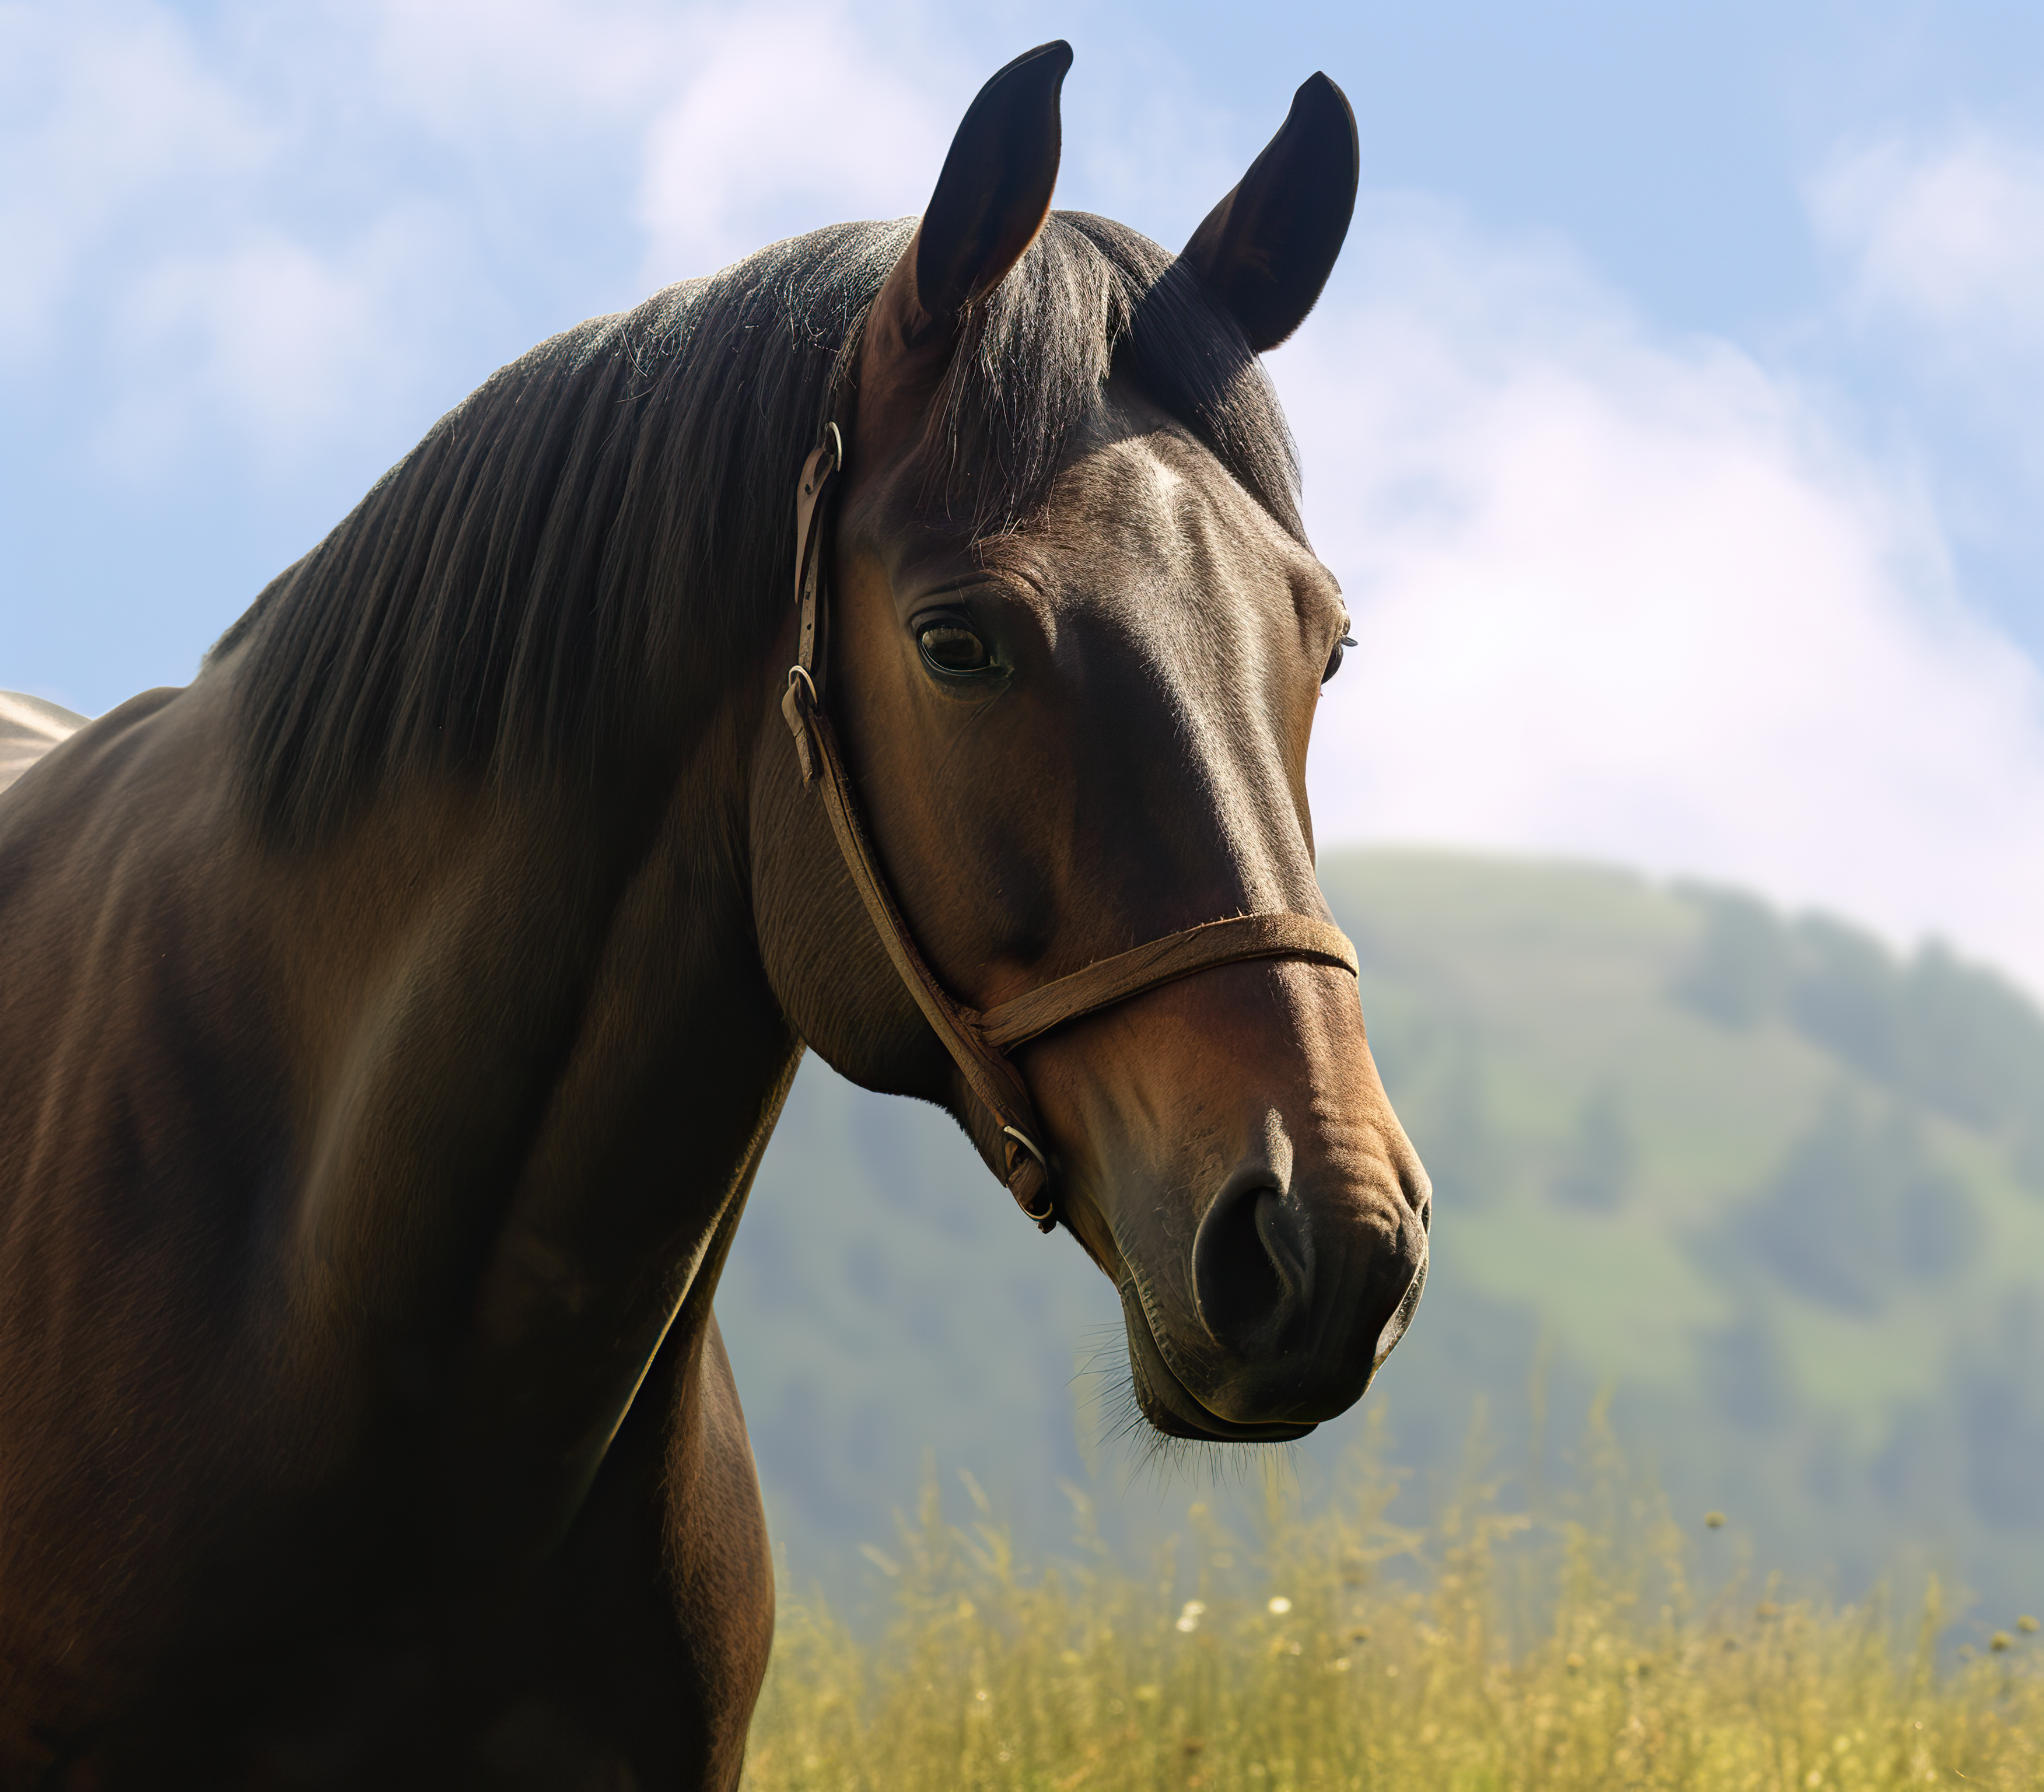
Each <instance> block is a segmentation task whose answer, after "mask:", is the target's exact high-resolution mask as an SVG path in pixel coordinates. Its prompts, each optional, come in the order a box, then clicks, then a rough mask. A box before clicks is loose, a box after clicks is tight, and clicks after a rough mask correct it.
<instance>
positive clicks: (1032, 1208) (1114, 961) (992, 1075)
mask: <svg viewBox="0 0 2044 1792" xmlns="http://www.w3.org/2000/svg"><path fill="white" fill-rule="evenodd" d="M843 466H844V440H843V436H840V434H839V433H838V428H837V425H836V424H835V423H829V424H826V425H824V440H823V445H822V446H821V447H820V448H816V449H815V450H814V451H813V452H812V453H811V454H810V456H809V459H808V460H806V461H805V463H803V466H802V476H801V483H800V485H799V486H797V488H796V492H795V599H796V602H797V606H798V609H799V616H800V621H799V625H798V626H799V633H798V634H797V647H796V660H795V663H794V664H793V666H791V667H789V669H788V688H787V690H786V692H785V693H784V694H782V698H781V713H782V715H783V716H784V717H786V719H787V723H788V729H789V732H790V733H791V734H792V735H793V736H794V741H795V755H796V757H797V759H798V760H799V761H800V762H801V771H802V783H803V786H804V787H805V789H806V788H807V787H809V786H811V785H813V784H814V785H820V786H821V788H822V790H823V798H824V808H825V809H827V810H828V812H829V814H830V821H831V831H832V833H834V834H835V835H836V836H837V845H838V851H839V852H841V853H842V854H843V856H844V863H845V869H846V870H847V871H849V872H851V881H852V885H853V887H854V888H855V889H856V890H858V892H859V900H860V901H861V902H863V903H865V905H866V913H867V914H868V915H870V917H872V921H873V926H874V932H875V933H878V935H879V936H880V943H881V944H882V945H883V946H885V947H886V948H887V956H888V957H889V959H892V960H893V964H894V969H895V971H896V973H897V975H899V976H900V977H901V981H902V983H904V984H905V986H907V988H908V991H909V994H910V995H912V996H913V997H914V998H915V1001H916V1006H917V1007H918V1008H920V1009H922V1011H923V1016H924V1019H926V1020H927V1021H928V1022H929V1023H930V1026H931V1029H932V1031H934V1032H935V1033H936V1036H937V1037H938V1038H939V1040H941V1041H942V1042H943V1046H944V1048H945V1050H947V1052H950V1053H951V1057H952V1059H953V1060H954V1061H955V1063H957V1065H958V1067H959V1073H960V1074H961V1075H962V1076H963V1077H964V1078H965V1081H966V1086H967V1087H968V1088H969V1089H970V1090H972V1092H973V1094H974V1097H975V1098H977V1099H978V1102H980V1103H981V1105H982V1106H984V1107H985V1109H986V1110H987V1112H988V1113H990V1114H991V1115H992V1116H993V1122H994V1125H995V1127H996V1128H997V1130H998V1132H999V1136H1000V1137H1001V1142H1002V1148H1003V1156H1004V1163H1003V1168H1002V1171H1001V1179H1002V1180H1003V1181H1004V1182H1006V1183H1007V1185H1008V1190H1009V1194H1012V1195H1013V1196H1014V1198H1015V1202H1016V1206H1019V1207H1020V1209H1022V1211H1023V1212H1024V1213H1025V1214H1027V1215H1028V1217H1030V1218H1031V1219H1032V1220H1034V1221H1035V1222H1036V1224H1037V1225H1038V1227H1039V1229H1041V1230H1043V1231H1044V1232H1048V1231H1050V1230H1051V1228H1052V1227H1053V1226H1055V1225H1056V1224H1057V1223H1058V1219H1057V1212H1056V1209H1055V1205H1054V1204H1053V1202H1052V1200H1051V1165H1050V1160H1049V1159H1047V1157H1046V1156H1044V1153H1043V1145H1042V1143H1041V1140H1042V1139H1043V1128H1042V1126H1041V1125H1040V1124H1039V1121H1037V1118H1036V1110H1035V1106H1034V1105H1033V1104H1032V1102H1031V1101H1030V1099H1029V1090H1028V1085H1027V1084H1026V1083H1024V1081H1023V1079H1022V1073H1021V1072H1020V1071H1019V1070H1018V1069H1017V1068H1016V1066H1015V1064H1014V1063H1013V1061H1012V1059H1010V1058H1009V1056H1008V1052H1007V1049H1006V1048H1008V1047H1009V1046H1012V1045H1020V1044H1022V1043H1023V1042H1024V1040H1032V1039H1035V1038H1038V1037H1039V1036H1041V1035H1043V1034H1044V1033H1048V1032H1049V1031H1050V1030H1051V1029H1052V1028H1053V1027H1058V1026H1062V1025H1064V1023H1065V1022H1066V1021H1075V1020H1077V1019H1078V1017H1080V1016H1081V1015H1082V1014H1091V1013H1097V1011H1098V1010H1099V1009H1103V1008H1110V1007H1112V1006H1114V1005H1115V1004H1116V1002H1126V1001H1128V998H1130V997H1131V996H1135V995H1140V994H1143V991H1144V990H1153V989H1155V988H1156V987H1157V986H1158V984H1160V983H1170V982H1172V981H1174V979H1178V978H1180V977H1189V976H1192V975H1194V974H1195V973H1196V972H1198V971H1208V970H1211V969H1212V968H1213V967H1215V966H1216V965H1220V964H1239V963H1242V962H1243V960H1244V959H1258V958H1293V959H1309V960H1311V961H1312V962H1313V963H1318V964H1332V965H1338V966H1339V967H1341V968H1342V969H1343V970H1344V971H1347V972H1348V974H1349V975H1350V976H1351V977H1353V976H1354V975H1357V971H1356V958H1355V948H1354V946H1353V945H1351V944H1350V943H1349V940H1348V936H1347V935H1346V934H1345V933H1343V932H1342V931H1341V929H1339V928H1338V927H1335V926H1334V925H1331V924H1330V923H1329V922H1327V921H1316V920H1314V919H1312V917H1310V916H1307V915H1300V914H1291V913H1274V914H1248V915H1231V916H1229V917H1226V918H1224V919H1223V920H1220V921H1203V922H1201V924H1200V925H1198V926H1197V927H1188V928H1185V929H1182V930H1181V932H1179V933H1171V934H1167V935H1166V936H1165V937H1164V938H1162V939H1161V940H1151V942H1150V943H1149V944H1147V945H1143V946H1137V947H1135V948H1133V949H1132V950H1131V951H1128V952H1117V953H1116V955H1115V956H1113V957H1112V958H1104V959H1100V960H1099V961H1097V963H1093V964H1089V965H1088V966H1087V967H1085V969H1084V970H1083V971H1074V972H1073V974H1072V975H1070V976H1069V977H1060V978H1058V979H1056V980H1055V982H1052V983H1043V984H1040V985H1039V986H1037V987H1036V988H1035V989H1033V990H1028V991H1027V992H1026V993H1025V994H1021V995H1019V996H1016V998H1014V999H1013V1000H1012V1001H1011V1002H1001V1003H1000V1004H999V1005H998V1006H995V1007H993V1008H989V1009H986V1010H985V1011H984V1012H983V1013H982V1011H980V1010H979V1009H974V1008H968V1007H967V1006H966V1005H965V1004H964V1003H963V1002H959V1000H958V999H957V998H955V996H953V995H952V994H951V992H950V991H949V990H947V989H946V988H945V987H944V986H943V983H940V982H939V980H938V979H937V976H936V973H935V972H934V971H932V970H931V969H930V967H929V965H928V963H927V962H926V961H925V960H924V957H923V955H922V953H921V952H919V951H918V950H917V949H916V941H915V939H914V936H913V935H911V934H910V933H909V928H908V924H907V923H906V922H905V921H903V920H902V918H901V909H900V908H899V906H897V904H896V902H895V901H894V893H893V890H892V889H891V888H890V887H889V885H888V882H887V874H886V871H883V870H882V868H881V866H880V861H879V859H878V856H876V854H875V853H874V850H873V842H872V840H871V839H870V837H869V836H867V834H866V826H865V824H864V822H863V821H862V820H861V818H860V816H859V804H858V802H857V800H856V798H855V797H854V795H853V794H852V789H851V779H850V778H849V777H847V775H846V772H845V767H844V759H843V755H842V754H841V753H840V751H839V749H838V744H837V736H836V733H835V732H834V731H833V730H832V727H831V723H830V717H828V715H826V714H825V713H824V709H823V702H822V698H821V696H820V693H819V692H818V690H817V688H816V631H817V629H818V627H819V625H820V622H821V621H822V610H823V605H824V597H825V590H824V568H825V567H826V565H827V564H828V560H829V558H830V556H829V550H828V534H829V528H828V502H827V497H828V491H829V489H830V485H831V482H832V479H834V478H835V477H836V475H837V474H838V473H840V471H843Z"/></svg>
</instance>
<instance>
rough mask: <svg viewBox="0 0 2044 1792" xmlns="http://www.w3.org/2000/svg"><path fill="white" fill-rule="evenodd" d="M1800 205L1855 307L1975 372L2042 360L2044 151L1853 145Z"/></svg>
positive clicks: (1978, 145)
mask: <svg viewBox="0 0 2044 1792" xmlns="http://www.w3.org/2000/svg"><path fill="white" fill-rule="evenodd" d="M1810 204H1811V213H1812V217H1813V218H1814V219H1815V222H1816V224H1817V226H1818V229H1819V231H1820V232H1821V233H1823V236H1824V238H1825V239H1826V240H1827V241H1828V242H1829V243H1830V244H1831V246H1832V247H1833V248H1835V249H1836V250H1838V251H1839V252H1842V254H1843V255H1844V256H1846V259H1847V261H1848V263H1849V265H1850V271H1851V279H1852V285H1853V290H1854V298H1855V300H1856V301H1857V302H1858V304H1859V305H1860V306H1862V307H1863V308H1864V309H1865V310H1867V311H1868V312H1869V313H1873V314H1875V315H1877V316H1881V317H1891V318H1893V319H1896V320H1899V321H1902V322H1904V323H1906V324H1908V325H1912V326H1914V327H1915V329H1919V330H1921V331H1923V332H1925V333H1929V334H1930V335H1931V336H1934V338H1935V340H1936V343H1937V346H1938V349H1939V352H1940V353H1941V354H1942V356H1944V357H1945V358H1946V359H1948V360H1950V361H1951V362H1953V363H1958V364H1961V365H1964V366H1965V367H1969V368H1970V369H1971V370H1972V371H1974V372H1976V373H1978V374H1983V375H1992V374H1994V373H1996V371H2000V370H2005V368H2006V367H2007V364H2008V362H2009V361H2010V360H2011V359H2012V358H2013V359H2018V360H2023V361H2027V362H2031V363H2037V362H2039V361H2044V152H2039V151H2038V150H2037V149H2035V148H2031V147H2029V146H2027V145H2025V144H2020V143H2017V142H2014V141H2012V140H2008V139H2007V138H2005V137H1999V136H1996V135H1994V134H1992V133H1987V132H1984V131H1979V130H1969V131H1966V132H1965V133H1961V134H1960V135H1958V137H1954V138H1952V139H1951V140H1947V141H1945V142H1942V143H1939V144H1911V143H1904V142H1896V141H1891V142H1886V143H1881V144H1874V145H1873V146H1871V147H1861V148H1856V149H1853V150H1850V151H1846V152H1842V153H1840V154H1839V155H1838V156H1835V158H1834V159H1833V160H1831V163H1829V165H1828V166H1827V167H1826V168H1825V169H1824V171H1823V172H1822V174H1821V175H1819V177H1818V179H1816V180H1815V182H1813V183H1812V187H1811V190H1810Z"/></svg>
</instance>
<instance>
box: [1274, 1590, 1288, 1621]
mask: <svg viewBox="0 0 2044 1792" xmlns="http://www.w3.org/2000/svg"><path fill="white" fill-rule="evenodd" d="M1291 1609H1292V1602H1291V1601H1290V1600H1289V1599H1287V1598H1285V1595H1284V1594H1281V1593H1280V1594H1277V1595H1276V1596H1275V1597H1274V1598H1273V1599H1272V1600H1271V1602H1270V1613H1271V1615H1272V1616H1273V1617H1283V1616H1284V1615H1285V1613H1287V1612H1289V1610H1291Z"/></svg>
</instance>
